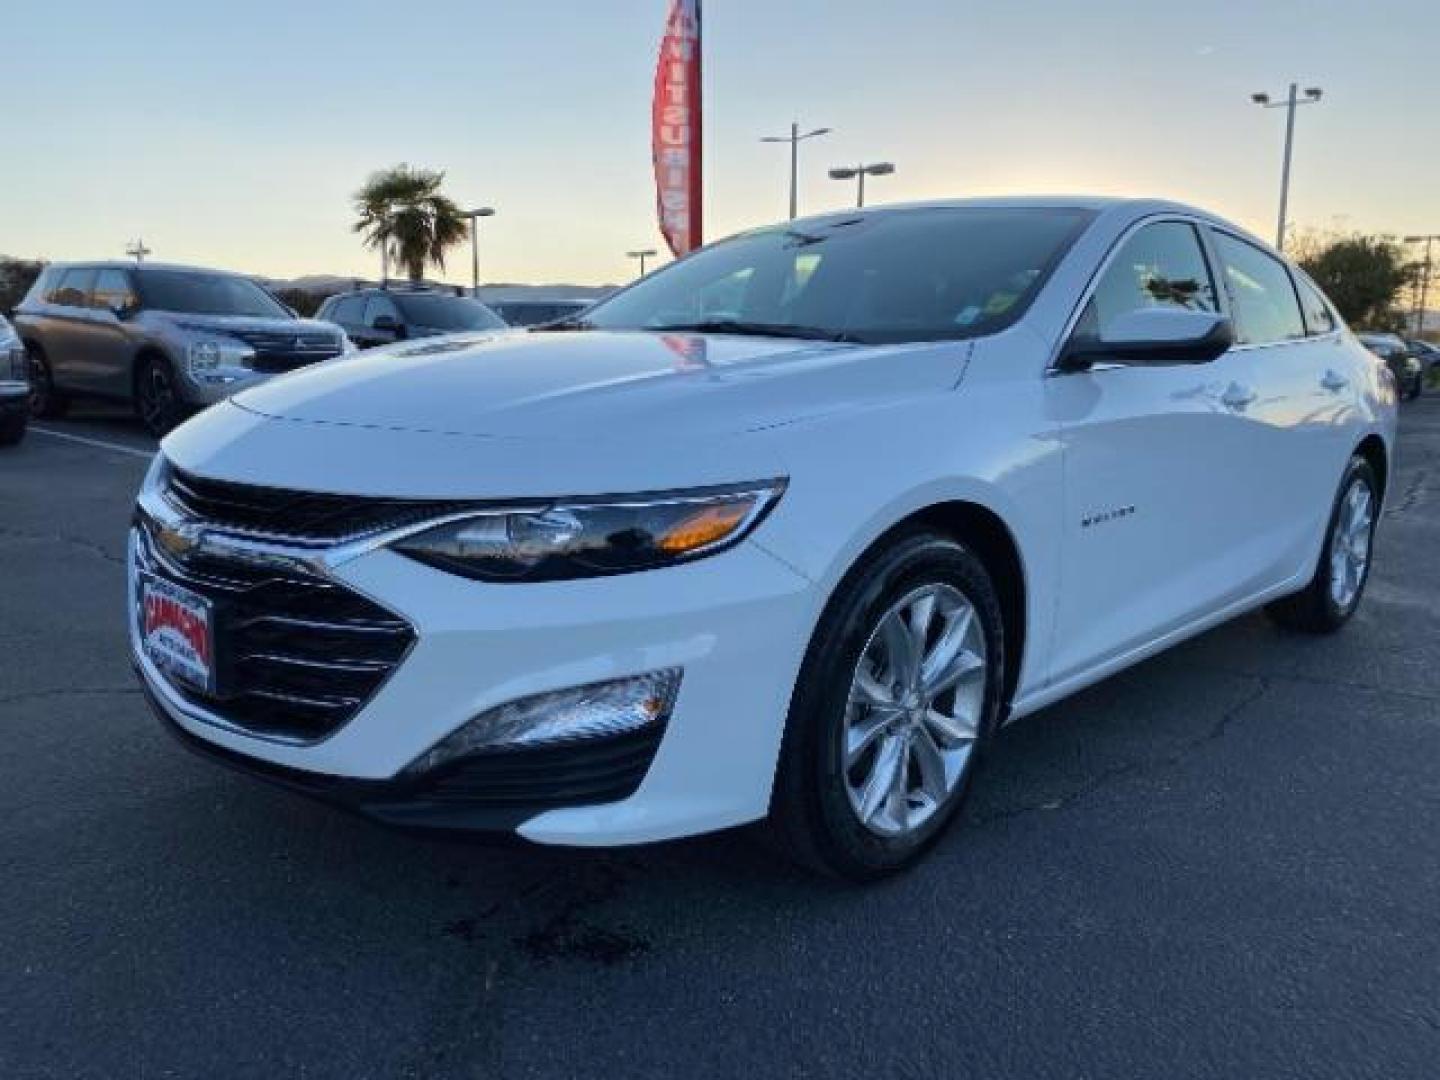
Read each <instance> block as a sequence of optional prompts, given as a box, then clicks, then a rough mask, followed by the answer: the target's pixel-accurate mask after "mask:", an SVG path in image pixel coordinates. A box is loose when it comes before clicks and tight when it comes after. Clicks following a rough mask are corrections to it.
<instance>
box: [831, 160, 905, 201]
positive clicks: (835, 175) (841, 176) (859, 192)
mask: <svg viewBox="0 0 1440 1080" xmlns="http://www.w3.org/2000/svg"><path fill="white" fill-rule="evenodd" d="M894 171H895V165H894V163H893V162H889V161H876V162H874V163H872V164H869V165H866V164H864V163H862V164H859V165H853V166H844V167H842V168H836V169H831V170H830V179H831V180H855V181H856V184H855V205H856V206H857V207H863V206H864V205H865V177H867V176H889V175H890V174H891V173H893V172H894Z"/></svg>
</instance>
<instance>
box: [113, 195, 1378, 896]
mask: <svg viewBox="0 0 1440 1080" xmlns="http://www.w3.org/2000/svg"><path fill="white" fill-rule="evenodd" d="M736 281H740V282H743V283H744V288H743V289H737V288H735V287H734V284H735V282H736ZM385 353H386V355H377V356H371V357H367V356H364V355H362V356H359V357H356V358H355V359H353V360H348V361H346V362H345V363H344V364H329V365H319V366H317V367H314V368H311V369H309V370H307V371H303V372H299V373H297V374H295V375H293V376H291V377H289V378H286V379H282V380H278V381H276V382H274V383H272V384H270V385H268V386H261V387H256V388H255V389H253V390H248V391H246V392H245V393H244V394H243V395H241V396H240V397H239V398H238V399H237V400H236V401H235V402H232V403H227V404H224V405H221V406H218V407H216V408H214V409H211V410H209V411H207V412H206V413H205V415H203V416H200V417H197V418H196V419H195V421H193V422H192V423H190V424H187V425H185V427H183V428H182V429H181V430H179V431H177V432H175V433H174V434H173V435H171V436H170V437H169V438H168V439H166V440H165V442H164V443H163V444H162V447H161V453H160V454H159V455H157V456H156V459H155V461H154V463H153V465H152V467H151V469H150V471H149V473H148V475H147V477H146V479H145V481H144V484H143V487H142V489H141V491H140V494H139V499H138V505H137V513H136V516H135V523H134V526H133V529H132V532H131V534H130V539H129V554H128V563H129V589H130V591H129V605H130V606H129V611H128V620H129V625H130V632H131V639H130V640H131V649H132V655H133V657H134V660H135V664H136V667H137V670H138V671H139V672H140V675H141V677H142V679H143V681H144V684H145V687H146V690H147V693H148V695H149V699H150V700H151V702H152V703H153V704H154V706H155V708H156V710H157V712H158V714H159V716H160V717H161V718H162V719H163V721H164V723H165V724H166V726H167V727H168V728H169V729H170V730H172V731H173V732H175V733H176V734H177V735H178V736H179V737H180V738H181V739H182V740H183V741H184V742H185V743H186V744H187V745H189V746H191V747H193V748H195V749H197V750H199V751H201V752H204V753H206V754H208V755H209V756H211V757H212V758H215V759H217V760H220V761H222V762H224V763H226V764H228V765H231V766H236V767H239V768H243V769H248V770H250V771H252V772H254V773H255V774H257V775H259V776H261V777H265V778H268V779H271V780H274V781H277V782H279V783H282V784H284V785H286V786H288V787H291V788H292V789H297V790H300V791H304V792H308V793H310V794H313V795H316V796H319V797H323V798H326V799H330V800H333V801H335V802H338V803H342V804H345V805H348V806H350V807H352V808H355V809H358V810H360V811H362V812H364V813H366V814H368V815H370V816H372V817H374V818H377V819H379V820H382V821H387V822H390V823H393V824H397V825H402V826H405V827H407V828H421V827H430V828H432V829H437V830H442V831H448V832H450V833H451V834H454V833H455V832H457V831H466V830H471V831H473V830H493V831H497V832H501V833H518V834H519V835H520V836H521V837H524V838H526V839H529V840H532V841H536V842H540V843H551V844H580V845H587V846H603V845H617V844H636V843H644V842H648V841H657V840H664V839H669V838H673V837H678V836H684V835H688V834H693V833H700V832H705V831H708V830H713V829H723V828H729V827H731V826H736V825H741V824H744V823H746V822H753V821H758V820H760V819H764V818H766V817H767V816H768V817H769V819H770V821H769V824H770V827H771V829H772V831H773V833H774V835H775V836H776V838H777V839H779V840H780V841H781V842H782V843H784V844H785V845H786V846H787V847H788V849H789V850H790V851H791V852H793V853H794V854H795V855H796V857H797V858H799V859H800V860H801V861H803V862H805V863H807V864H809V865H812V866H817V867H820V868H823V869H826V870H829V871H831V872H834V873H837V874H842V875H846V876H849V877H853V878H857V879H864V878H871V877H875V876H877V875H880V874H884V873H887V872H891V871H894V870H896V869H898V868H900V867H902V866H904V865H905V864H907V863H909V862H911V861H913V860H914V859H915V858H917V857H918V856H920V855H921V854H922V853H923V852H924V851H925V850H926V849H927V848H928V847H929V845H930V844H931V843H932V842H933V841H934V840H935V839H936V838H937V837H938V836H939V835H940V833H941V831H942V830H943V829H944V827H945V825H946V824H947V822H949V821H950V820H951V819H953V818H954V817H955V815H956V811H957V810H958V808H959V807H960V805H961V802H962V800H963V797H964V794H965V791H966V789H967V787H968V785H969V784H970V779H971V776H972V774H973V772H974V769H973V766H974V764H975V761H976V760H977V759H978V757H979V754H980V753H981V752H982V751H983V749H984V747H985V746H986V744H987V743H988V742H990V740H991V739H992V737H993V736H994V734H995V732H996V730H997V728H998V727H999V726H1000V725H1001V724H1002V723H1004V722H1006V721H1007V720H1009V719H1011V718H1014V717H1020V716H1024V715H1026V714H1029V713H1034V712H1035V711H1037V710H1039V709H1041V708H1043V707H1045V706H1046V705H1048V704H1050V703H1051V702H1054V701H1057V700H1059V699H1061V698H1063V697H1065V696H1067V695H1069V694H1071V693H1074V692H1075V691H1076V690H1079V689H1080V688H1082V687H1084V686H1088V685H1090V684H1091V683H1094V682H1096V681H1098V680H1100V679H1102V678H1104V677H1106V676H1108V675H1110V674H1111V673H1113V672H1116V671H1119V670H1121V669H1122V668H1125V667H1127V666H1129V665H1131V664H1134V663H1136V662H1138V661H1140V660H1142V659H1144V658H1145V657H1147V656H1150V655H1152V654H1154V653H1156V652H1159V651H1160V650H1161V649H1164V648H1167V647H1168V646H1170V645H1173V644H1175V643H1176V642H1179V641H1181V640H1184V639H1185V638H1187V637H1190V636H1192V635H1194V634H1197V633H1199V632H1201V631H1203V630H1205V629H1208V628H1209V627H1212V626H1215V625H1216V624H1217V623H1220V622H1222V621H1223V620H1225V619H1229V618H1232V617H1234V616H1236V615H1239V614H1241V613H1243V612H1246V611H1249V610H1252V609H1254V608H1258V607H1261V606H1264V607H1265V608H1266V609H1267V610H1268V611H1269V613H1270V614H1271V616H1272V617H1273V618H1274V619H1275V620H1276V621H1277V622H1279V623H1281V624H1282V625H1284V626H1286V627H1289V628H1292V629H1294V630H1297V631H1305V632H1311V633H1326V632H1332V631H1335V630H1338V629H1339V628H1340V627H1341V626H1342V625H1344V624H1345V622H1346V621H1347V620H1348V619H1349V618H1350V617H1351V616H1352V615H1353V614H1354V612H1355V610H1356V608H1357V607H1358V605H1359V604H1360V601H1361V597H1362V595H1363V593H1364V589H1365V583H1366V580H1367V576H1368V573H1369V569H1370V564H1371V552H1372V546H1371V541H1372V537H1373V534H1374V529H1375V525H1376V523H1377V522H1378V521H1380V520H1381V513H1380V511H1381V507H1382V503H1383V500H1384V497H1385V492H1386V487H1387V484H1389V483H1391V482H1392V479H1391V478H1392V471H1391V455H1392V447H1393V442H1394V437H1395V428H1396V410H1395V388H1394V384H1393V382H1392V380H1391V378H1390V376H1389V375H1388V374H1387V372H1386V371H1385V369H1384V366H1383V365H1382V364H1381V363H1380V361H1379V360H1377V359H1376V358H1375V357H1374V356H1372V355H1371V354H1370V353H1369V352H1367V351H1366V350H1365V349H1364V348H1363V347H1361V346H1360V345H1359V343H1358V342H1356V341H1355V339H1354V338H1353V337H1352V336H1351V335H1350V334H1349V333H1348V331H1346V329H1345V327H1344V324H1343V323H1342V321H1341V319H1340V317H1339V316H1338V315H1337V314H1336V312H1335V309H1334V308H1333V306H1332V305H1331V304H1330V303H1329V302H1328V301H1327V300H1326V298H1325V297H1324V296H1323V295H1322V294H1321V293H1320V291H1319V290H1318V289H1317V288H1316V287H1315V285H1314V283H1313V282H1312V281H1311V280H1310V279H1309V278H1308V277H1306V276H1305V275H1304V274H1303V273H1302V272H1300V271H1299V270H1298V269H1297V268H1296V267H1294V266H1293V265H1291V264H1290V263H1288V262H1287V261H1286V260H1285V259H1284V258H1282V257H1281V256H1279V255H1278V254H1276V252H1274V251H1273V250H1272V249H1271V248H1270V247H1268V246H1267V245H1265V244H1264V243H1262V242H1260V241H1258V240H1256V239H1254V238H1253V237H1251V236H1249V235H1247V234H1246V233H1244V232H1243V231H1241V230H1240V229H1237V228H1236V227H1235V226H1233V225H1230V224H1228V223H1226V222H1225V221H1223V220H1221V219H1219V218H1217V217H1214V216H1212V215H1210V214H1207V213H1204V212H1202V211H1199V210H1193V209H1190V208H1188V207H1185V206H1180V205H1177V204H1173V203H1162V202H1152V201H1130V200H1107V199H1033V200H1025V199H1008V200H964V201H958V202H953V203H935V204H918V205H910V206H898V207H874V208H870V209H866V210H846V211H844V212H843V213H835V214H828V215H822V216H818V217H814V218H809V219H805V220H801V221H793V222H786V223H784V224H782V225H778V226H775V227H771V228H762V229H756V230H753V231H750V232H747V233H743V234H741V235H739V236H736V237H733V238H731V239H729V240H722V241H720V242H717V243H714V244H711V245H709V246H708V247H705V248H703V249H701V250H700V251H698V252H696V253H694V254H693V255H691V256H690V257H688V258H686V259H683V260H681V261H678V262H675V263H672V264H670V265H668V266H666V267H665V268H663V269H661V270H659V271H657V272H655V273H654V274H651V275H649V276H648V277H646V278H644V279H643V280H641V281H638V282H636V283H635V284H634V285H632V286H630V287H629V288H628V289H626V290H625V291H624V292H621V293H618V294H616V295H614V296H612V297H610V298H609V299H607V300H605V301H602V302H601V303H599V304H597V305H596V306H594V307H593V308H591V309H590V310H589V311H587V312H586V314H585V317H584V318H583V319H577V320H574V321H573V322H571V323H568V324H562V325H560V326H556V327H553V328H552V329H551V330H550V331H549V332H546V333H541V334H534V335H529V334H527V335H520V334H492V335H476V336H475V337H474V338H473V339H470V340H467V339H465V338H463V337H460V336H452V337H451V338H448V339H445V340H444V341H443V342H441V343H440V344H439V345H435V344H430V343H425V342H421V343H417V344H410V345H397V346H395V347H393V349H388V350H385ZM397 359H399V360H400V361H401V362H397ZM197 537H202V538H203V539H202V540H200V541H198V542H197V540H196V538H197ZM217 579H218V580H217ZM277 579H279V581H280V582H283V587H277Z"/></svg>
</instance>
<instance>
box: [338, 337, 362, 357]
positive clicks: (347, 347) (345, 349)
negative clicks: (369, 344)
mask: <svg viewBox="0 0 1440 1080" xmlns="http://www.w3.org/2000/svg"><path fill="white" fill-rule="evenodd" d="M359 351H360V350H359V349H357V348H356V347H355V343H354V342H353V341H351V340H350V335H349V334H345V333H342V334H341V335H340V355H341V356H353V355H354V354H355V353H358V352H359Z"/></svg>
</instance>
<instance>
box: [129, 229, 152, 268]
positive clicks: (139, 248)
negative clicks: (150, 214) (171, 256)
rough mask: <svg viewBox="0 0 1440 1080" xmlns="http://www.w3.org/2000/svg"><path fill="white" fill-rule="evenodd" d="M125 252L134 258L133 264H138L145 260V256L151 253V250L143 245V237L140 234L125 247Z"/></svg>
mask: <svg viewBox="0 0 1440 1080" xmlns="http://www.w3.org/2000/svg"><path fill="white" fill-rule="evenodd" d="M125 254H126V255H129V256H130V257H131V258H132V259H134V260H135V265H136V266H139V265H140V264H141V263H143V262H144V261H145V256H146V255H150V254H152V252H151V251H150V249H149V248H148V247H146V246H145V238H144V237H143V236H142V237H141V238H140V239H138V240H136V241H134V242H133V243H132V244H130V246H129V247H127V248H126V249H125Z"/></svg>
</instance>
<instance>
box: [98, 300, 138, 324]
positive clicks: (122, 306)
mask: <svg viewBox="0 0 1440 1080" xmlns="http://www.w3.org/2000/svg"><path fill="white" fill-rule="evenodd" d="M106 308H107V309H108V310H109V312H110V314H111V315H114V316H115V318H117V319H119V320H120V321H121V322H124V321H125V320H126V319H128V318H130V316H132V315H134V314H135V313H136V312H137V311H139V310H140V304H139V302H138V301H136V300H134V299H130V300H116V301H115V302H114V303H112V304H107V305H106Z"/></svg>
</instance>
